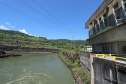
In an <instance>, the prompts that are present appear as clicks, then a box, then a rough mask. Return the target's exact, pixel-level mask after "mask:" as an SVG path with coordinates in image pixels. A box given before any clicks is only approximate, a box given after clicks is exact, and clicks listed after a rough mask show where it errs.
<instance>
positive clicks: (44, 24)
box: [0, 1, 47, 26]
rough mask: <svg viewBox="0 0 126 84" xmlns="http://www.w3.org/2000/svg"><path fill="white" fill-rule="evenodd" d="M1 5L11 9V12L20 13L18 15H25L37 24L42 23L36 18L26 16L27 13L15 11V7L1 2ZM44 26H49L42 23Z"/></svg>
mask: <svg viewBox="0 0 126 84" xmlns="http://www.w3.org/2000/svg"><path fill="white" fill-rule="evenodd" d="M0 3H1V4H2V5H4V6H6V7H8V8H10V9H11V10H14V11H16V12H18V13H21V14H22V15H24V16H26V17H28V18H30V19H32V20H35V21H36V22H39V23H42V22H41V21H39V20H37V19H35V18H32V17H31V16H29V15H27V14H25V13H23V12H21V11H19V10H17V9H15V8H13V7H11V6H9V5H7V4H5V3H3V2H1V1H0ZM42 24H43V25H45V26H47V25H46V24H45V23H42Z"/></svg>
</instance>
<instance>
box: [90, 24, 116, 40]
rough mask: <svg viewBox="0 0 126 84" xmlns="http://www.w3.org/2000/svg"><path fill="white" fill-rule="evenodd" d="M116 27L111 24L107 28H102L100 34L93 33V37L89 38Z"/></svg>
mask: <svg viewBox="0 0 126 84" xmlns="http://www.w3.org/2000/svg"><path fill="white" fill-rule="evenodd" d="M114 27H115V26H109V27H107V28H106V29H104V30H101V31H100V32H99V33H98V34H96V35H93V36H92V37H89V38H93V37H95V36H97V35H99V34H101V33H103V32H106V31H108V30H110V29H112V28H114Z"/></svg>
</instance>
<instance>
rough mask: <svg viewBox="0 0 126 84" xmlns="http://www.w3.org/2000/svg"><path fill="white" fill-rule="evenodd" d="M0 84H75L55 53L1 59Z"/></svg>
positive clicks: (69, 72)
mask: <svg viewBox="0 0 126 84" xmlns="http://www.w3.org/2000/svg"><path fill="white" fill-rule="evenodd" d="M0 84H74V78H73V76H72V72H71V71H70V70H69V69H68V68H67V67H66V65H65V64H64V63H63V62H62V61H61V60H60V59H59V58H58V57H57V56H56V54H54V53H48V54H47V53H44V54H40V53H36V54H35V53H22V56H20V57H10V58H0Z"/></svg>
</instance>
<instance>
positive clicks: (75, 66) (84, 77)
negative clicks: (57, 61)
mask: <svg viewBox="0 0 126 84" xmlns="http://www.w3.org/2000/svg"><path fill="white" fill-rule="evenodd" d="M64 52H65V51H64ZM59 55H60V56H61V58H62V60H63V61H65V62H66V63H67V64H68V65H69V66H71V69H72V71H74V72H75V73H76V74H77V75H78V76H80V77H81V79H82V80H83V81H84V82H85V84H90V80H89V78H88V76H87V75H86V74H85V72H84V70H83V69H82V68H81V67H79V62H80V61H79V59H77V60H76V61H75V62H74V63H73V62H72V61H71V60H69V59H68V57H67V56H64V55H62V52H60V53H59Z"/></svg>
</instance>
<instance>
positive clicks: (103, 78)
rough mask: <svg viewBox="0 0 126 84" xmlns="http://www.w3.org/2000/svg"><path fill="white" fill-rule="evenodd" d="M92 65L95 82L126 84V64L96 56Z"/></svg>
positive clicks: (98, 83)
mask: <svg viewBox="0 0 126 84" xmlns="http://www.w3.org/2000/svg"><path fill="white" fill-rule="evenodd" d="M92 66H93V74H94V76H92V78H93V79H94V84H126V64H122V63H119V62H115V61H111V60H106V59H102V58H96V57H94V58H93V65H92ZM92 84H93V83H92Z"/></svg>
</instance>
